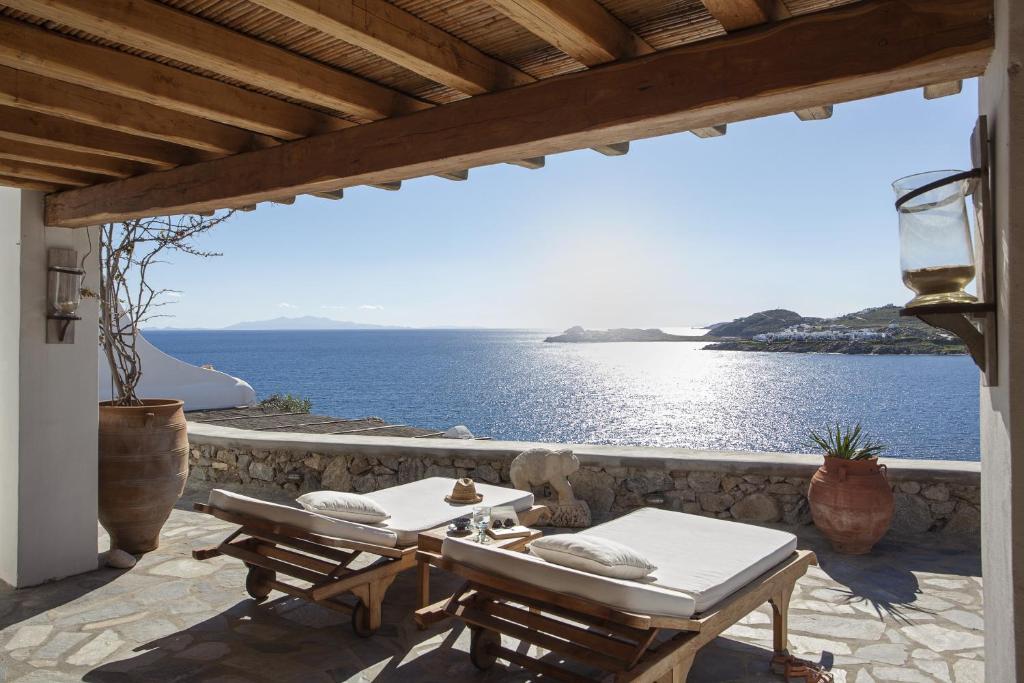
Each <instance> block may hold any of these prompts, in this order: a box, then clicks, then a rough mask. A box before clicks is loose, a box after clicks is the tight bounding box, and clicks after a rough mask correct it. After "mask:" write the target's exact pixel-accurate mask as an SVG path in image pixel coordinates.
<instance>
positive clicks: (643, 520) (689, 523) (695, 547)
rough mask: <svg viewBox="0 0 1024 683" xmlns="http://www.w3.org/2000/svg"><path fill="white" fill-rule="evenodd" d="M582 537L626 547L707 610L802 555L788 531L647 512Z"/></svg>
mask: <svg viewBox="0 0 1024 683" xmlns="http://www.w3.org/2000/svg"><path fill="white" fill-rule="evenodd" d="M580 533H582V534H585V535H593V536H599V537H600V538H607V539H610V540H612V541H618V542H619V543H625V544H628V545H630V546H631V547H633V548H635V549H637V550H638V551H640V552H641V553H643V554H644V557H646V558H647V559H648V560H650V561H651V563H652V564H654V565H655V566H657V567H658V569H657V570H656V571H655V572H654V573H652V574H651V575H650V576H648V577H647V578H648V579H652V578H653V579H654V580H655V583H657V585H659V586H661V587H663V588H668V589H671V590H675V591H679V592H682V593H686V594H688V595H691V596H692V597H693V599H694V601H695V603H696V605H695V607H694V613H695V614H699V613H701V612H706V611H707V610H708V609H710V608H711V607H713V606H715V605H716V604H718V603H719V602H720V601H721V600H722V599H723V598H725V597H727V596H729V595H732V594H733V593H735V592H736V591H738V590H739V589H740V588H742V587H743V586H745V585H747V584H748V583H750V582H751V581H753V580H754V579H755V578H757V577H758V576H760V575H761V574H763V573H765V572H766V571H768V570H769V569H771V568H772V567H774V566H775V565H777V564H778V563H780V562H782V561H783V560H785V559H786V558H787V557H789V556H790V555H792V554H793V553H794V552H795V551H796V536H794V535H793V534H791V533H788V532H786V531H778V530H777V529H767V528H765V527H760V526H754V525H752V524H740V523H739V522H730V521H726V520H723V519H714V518H711V517H701V516H699V515H688V514H684V513H682V512H672V511H671V510H659V509H658V508H642V509H640V510H636V511H635V512H631V513H630V514H628V515H624V516H623V517H619V518H618V519H613V520H612V521H610V522H606V523H604V524H599V525H598V526H595V527H591V528H590V529H585V530H583V531H581V532H580Z"/></svg>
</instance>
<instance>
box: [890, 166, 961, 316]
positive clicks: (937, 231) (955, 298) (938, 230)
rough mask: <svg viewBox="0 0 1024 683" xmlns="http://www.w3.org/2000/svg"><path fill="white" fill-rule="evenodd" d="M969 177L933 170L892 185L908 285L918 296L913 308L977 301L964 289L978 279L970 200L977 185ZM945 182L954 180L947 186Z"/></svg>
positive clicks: (904, 270)
mask: <svg viewBox="0 0 1024 683" xmlns="http://www.w3.org/2000/svg"><path fill="white" fill-rule="evenodd" d="M969 176H970V173H969V172H962V171H931V172H928V173H918V174H916V175H911V176H907V177H906V178H900V179H899V180H897V181H896V182H894V183H893V184H892V188H893V190H894V191H895V192H896V197H897V205H896V210H897V212H898V213H899V216H900V269H901V270H902V271H903V284H905V285H906V286H907V287H908V288H910V289H911V290H913V291H914V293H915V294H917V296H915V297H914V298H913V299H911V300H910V301H909V302H907V306H927V305H933V304H946V303H974V302H976V301H977V299H976V298H975V297H974V296H972V295H970V294H968V293H967V292H965V291H964V287H966V286H967V285H968V283H970V282H971V280H973V279H974V275H975V271H974V249H973V247H972V245H971V224H970V221H969V220H968V218H967V203H966V201H965V197H966V196H967V194H968V193H969V192H970V187H971V183H972V180H971V178H970V177H969ZM944 179H948V181H949V182H945V183H943V182H941V181H942V180H944ZM926 186H928V187H927V189H926ZM922 189H923V190H925V191H923V192H921V193H920V194H917V195H916V196H910V197H909V198H908V195H913V193H914V192H915V191H919V190H922Z"/></svg>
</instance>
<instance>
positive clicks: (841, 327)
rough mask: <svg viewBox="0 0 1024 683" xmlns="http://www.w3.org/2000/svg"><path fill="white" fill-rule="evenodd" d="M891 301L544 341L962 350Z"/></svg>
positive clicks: (576, 331)
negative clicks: (833, 313)
mask: <svg viewBox="0 0 1024 683" xmlns="http://www.w3.org/2000/svg"><path fill="white" fill-rule="evenodd" d="M899 311H900V308H899V306H896V305H894V304H889V305H887V306H879V307H876V308H865V309H863V310H861V311H856V312H854V313H848V314H846V315H842V316H839V317H836V318H815V317H805V316H802V315H800V314H799V313H796V312H794V311H790V310H786V309H773V310H769V311H760V312H758V313H754V314H752V315H748V316H746V317H743V318H736V319H735V320H732V321H729V322H721V323H715V324H714V325H709V326H708V328H707V329H708V333H707V335H706V336H684V335H674V334H668V333H666V332H663V331H661V330H659V329H614V330H585V329H583V328H582V327H571V328H569V329H568V330H566V331H565V332H564V333H563V334H560V335H557V336H553V337H548V338H547V339H545V340H544V341H546V342H560V343H601V342H637V341H644V342H646V341H659V342H711V343H709V344H707V345H706V346H705V347H704V349H705V350H716V351H769V352H789V353H847V354H872V355H876V354H877V355H882V354H885V355H891V354H931V355H955V354H963V353H965V349H964V347H963V344H961V343H960V341H959V340H958V339H956V338H955V337H952V336H950V335H948V334H945V333H944V332H940V331H939V330H936V329H934V328H932V327H930V326H928V325H926V324H925V323H923V322H921V321H920V320H918V319H917V318H905V317H901V316H900V314H899Z"/></svg>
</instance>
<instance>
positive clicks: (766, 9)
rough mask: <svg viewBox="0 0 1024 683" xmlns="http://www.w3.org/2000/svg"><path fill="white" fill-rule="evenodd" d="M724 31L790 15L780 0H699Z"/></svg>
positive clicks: (735, 29) (736, 29)
mask: <svg viewBox="0 0 1024 683" xmlns="http://www.w3.org/2000/svg"><path fill="white" fill-rule="evenodd" d="M701 3H702V4H703V5H704V7H705V8H707V10H708V12H710V13H711V16H713V17H714V18H715V19H717V20H718V22H719V23H720V24H721V25H722V28H724V29H725V30H726V31H738V30H739V29H744V28H750V27H751V26H757V25H759V24H765V23H768V22H769V21H778V20H779V19H785V18H786V17H788V16H790V14H789V10H788V9H787V8H786V6H785V5H784V4H783V3H782V0H701Z"/></svg>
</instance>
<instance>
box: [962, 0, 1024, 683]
mask: <svg viewBox="0 0 1024 683" xmlns="http://www.w3.org/2000/svg"><path fill="white" fill-rule="evenodd" d="M994 8H995V30H996V49H995V53H994V55H993V58H992V61H991V63H990V64H989V68H988V70H987V71H986V72H985V76H984V78H983V79H982V83H981V88H980V102H979V105H980V106H979V109H980V111H981V113H984V114H987V115H988V117H989V123H990V127H991V128H992V132H993V136H994V141H995V143H994V150H993V152H994V154H993V162H994V170H995V174H996V175H995V213H996V230H997V240H996V244H997V258H996V262H997V267H996V278H997V288H998V294H997V298H998V300H999V312H998V321H999V335H998V336H999V384H998V386H995V387H982V390H981V453H982V526H983V534H982V570H983V573H984V581H985V659H986V662H985V666H986V673H985V679H986V680H989V681H1001V682H1002V681H1006V682H1010V681H1020V680H1024V191H1022V190H1024V82H1022V81H1021V78H1022V76H1021V70H1022V61H1024V3H1021V2H1020V0H995V2H994ZM965 134H966V132H965Z"/></svg>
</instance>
